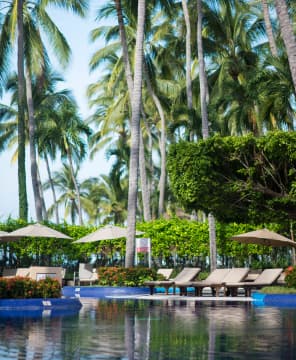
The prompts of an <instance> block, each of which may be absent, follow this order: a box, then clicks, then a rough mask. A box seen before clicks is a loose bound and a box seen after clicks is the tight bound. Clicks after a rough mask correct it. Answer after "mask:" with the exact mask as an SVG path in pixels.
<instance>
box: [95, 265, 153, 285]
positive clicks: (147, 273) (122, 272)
mask: <svg viewBox="0 0 296 360" xmlns="http://www.w3.org/2000/svg"><path fill="white" fill-rule="evenodd" d="M156 278H157V275H156V271H155V270H152V269H148V268H121V267H99V268H98V280H99V285H107V286H142V285H144V282H145V281H148V280H155V279H156Z"/></svg>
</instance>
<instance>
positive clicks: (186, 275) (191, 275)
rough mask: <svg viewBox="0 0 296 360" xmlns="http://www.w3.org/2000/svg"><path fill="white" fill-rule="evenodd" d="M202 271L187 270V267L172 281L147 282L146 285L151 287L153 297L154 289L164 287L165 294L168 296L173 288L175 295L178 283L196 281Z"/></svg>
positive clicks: (198, 269) (195, 269) (196, 269)
mask: <svg viewBox="0 0 296 360" xmlns="http://www.w3.org/2000/svg"><path fill="white" fill-rule="evenodd" d="M200 270H201V269H200V268H187V267H185V268H184V269H183V270H182V271H181V272H179V274H178V275H177V276H176V277H175V278H174V279H172V280H159V281H157V280H156V281H146V282H145V285H146V286H149V288H150V294H151V295H153V293H154V288H155V287H156V286H157V287H164V288H165V293H166V295H168V293H169V288H170V287H173V289H174V293H175V290H176V287H175V283H176V282H178V283H180V282H181V283H183V282H186V281H191V280H194V279H195V278H196V276H197V275H198V273H199V272H200Z"/></svg>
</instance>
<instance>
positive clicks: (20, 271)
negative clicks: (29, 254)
mask: <svg viewBox="0 0 296 360" xmlns="http://www.w3.org/2000/svg"><path fill="white" fill-rule="evenodd" d="M16 276H22V277H27V276H30V268H16V269H3V273H2V277H4V278H12V277H16Z"/></svg>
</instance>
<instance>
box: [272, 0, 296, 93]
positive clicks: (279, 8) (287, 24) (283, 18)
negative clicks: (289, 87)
mask: <svg viewBox="0 0 296 360" xmlns="http://www.w3.org/2000/svg"><path fill="white" fill-rule="evenodd" d="M275 8H276V13H277V16H278V20H279V24H280V29H281V35H282V38H283V40H284V44H285V47H286V51H287V55H288V60H289V66H290V71H291V75H292V79H293V84H294V89H295V92H296V39H295V34H294V31H293V27H292V24H291V21H290V17H289V13H288V7H287V3H286V1H285V0H275Z"/></svg>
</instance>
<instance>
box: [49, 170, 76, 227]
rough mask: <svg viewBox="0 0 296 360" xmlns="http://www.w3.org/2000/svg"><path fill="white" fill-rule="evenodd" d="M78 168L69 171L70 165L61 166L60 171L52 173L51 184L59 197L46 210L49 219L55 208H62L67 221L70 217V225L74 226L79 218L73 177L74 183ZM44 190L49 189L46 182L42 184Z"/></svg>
mask: <svg viewBox="0 0 296 360" xmlns="http://www.w3.org/2000/svg"><path fill="white" fill-rule="evenodd" d="M78 171H79V170H78V168H76V169H71V168H70V165H68V164H65V163H64V164H63V167H62V169H61V170H60V171H54V172H53V178H52V180H53V184H54V186H55V188H56V189H57V190H58V192H59V197H58V198H57V199H56V203H54V204H53V205H52V206H50V207H49V209H48V215H49V217H51V216H52V215H53V212H54V211H55V208H56V206H63V207H64V218H65V219H67V217H68V216H70V219H71V222H72V224H75V219H76V217H77V216H78V217H80V216H81V215H80V210H79V205H78V203H77V198H78V197H77V190H76V189H77V184H74V181H73V177H74V178H75V182H77V180H76V179H77V175H78ZM43 187H44V190H47V189H49V187H50V183H49V181H46V182H45V183H44V184H43Z"/></svg>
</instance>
